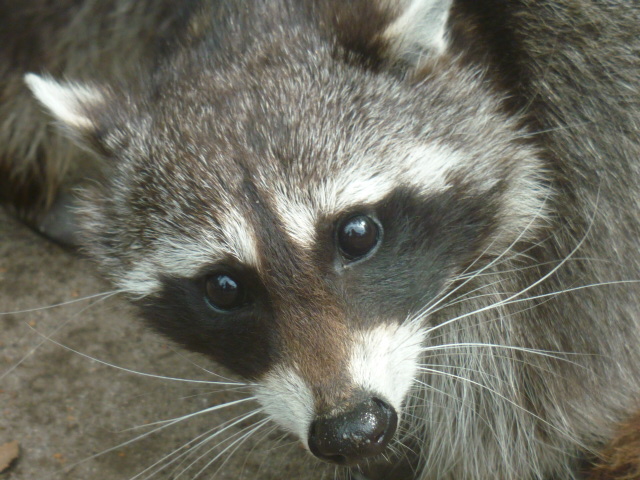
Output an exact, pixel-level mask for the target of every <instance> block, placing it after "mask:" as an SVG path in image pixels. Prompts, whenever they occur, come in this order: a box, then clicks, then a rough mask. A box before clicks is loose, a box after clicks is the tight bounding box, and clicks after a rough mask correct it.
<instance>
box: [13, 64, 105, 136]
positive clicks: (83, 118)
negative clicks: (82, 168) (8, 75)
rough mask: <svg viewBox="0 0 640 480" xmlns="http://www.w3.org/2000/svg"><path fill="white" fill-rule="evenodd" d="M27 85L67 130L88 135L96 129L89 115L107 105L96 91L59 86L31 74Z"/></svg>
mask: <svg viewBox="0 0 640 480" xmlns="http://www.w3.org/2000/svg"><path fill="white" fill-rule="evenodd" d="M24 81H25V82H26V84H27V86H28V87H29V88H30V89H31V91H32V92H33V94H34V95H35V97H36V98H37V99H38V100H39V101H40V103H42V104H43V105H44V106H45V107H47V108H48V109H49V111H51V113H52V114H53V115H54V116H55V117H56V118H57V119H58V120H59V121H60V122H62V123H63V124H64V125H65V126H67V127H69V128H70V129H71V130H73V131H76V132H80V133H86V132H88V131H90V130H93V129H94V123H93V121H92V120H91V118H90V116H89V114H90V112H91V111H94V109H95V107H97V106H99V105H101V104H102V103H104V100H105V99H104V95H103V94H102V93H101V92H100V91H99V90H98V89H97V88H94V87H90V86H87V85H81V84H77V83H60V82H57V81H55V80H53V79H52V78H51V77H41V76H39V75H35V74H33V73H28V74H26V75H25V77H24Z"/></svg>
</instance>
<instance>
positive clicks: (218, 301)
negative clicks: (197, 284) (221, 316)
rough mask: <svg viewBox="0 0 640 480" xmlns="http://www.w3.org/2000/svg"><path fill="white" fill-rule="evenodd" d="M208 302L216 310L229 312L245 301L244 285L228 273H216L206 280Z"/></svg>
mask: <svg viewBox="0 0 640 480" xmlns="http://www.w3.org/2000/svg"><path fill="white" fill-rule="evenodd" d="M205 294H206V297H207V302H208V303H209V305H210V306H211V307H212V308H213V309H214V310H219V311H221V312H228V311H229V310H234V309H236V308H239V307H241V306H242V305H243V304H244V303H245V295H244V291H243V289H242V285H240V283H239V282H238V281H237V280H235V279H234V278H233V277H231V276H229V275H227V274H226V273H216V274H214V275H211V276H210V277H208V278H207V279H206V281H205Z"/></svg>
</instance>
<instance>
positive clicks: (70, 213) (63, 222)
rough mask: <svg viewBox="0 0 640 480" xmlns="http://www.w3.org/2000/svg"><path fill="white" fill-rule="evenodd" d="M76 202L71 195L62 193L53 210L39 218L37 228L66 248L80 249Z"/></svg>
mask: <svg viewBox="0 0 640 480" xmlns="http://www.w3.org/2000/svg"><path fill="white" fill-rule="evenodd" d="M74 202H75V198H74V197H73V195H71V194H70V193H68V192H63V193H60V194H59V195H58V197H57V198H56V200H55V202H54V203H53V205H51V208H50V209H49V210H48V211H47V212H45V213H44V214H42V215H41V216H40V217H39V218H38V221H37V222H36V225H35V228H36V229H37V230H38V232H40V233H41V234H42V235H44V236H45V237H47V238H49V239H50V240H52V241H54V242H56V243H59V244H61V245H64V246H66V247H72V248H75V247H78V246H79V238H78V224H77V218H76V213H75V209H74Z"/></svg>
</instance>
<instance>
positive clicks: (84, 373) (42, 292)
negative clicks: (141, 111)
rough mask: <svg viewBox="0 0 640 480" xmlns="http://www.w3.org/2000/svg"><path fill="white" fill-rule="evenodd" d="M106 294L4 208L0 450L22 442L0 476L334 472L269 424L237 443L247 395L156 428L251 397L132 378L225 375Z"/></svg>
mask: <svg viewBox="0 0 640 480" xmlns="http://www.w3.org/2000/svg"><path fill="white" fill-rule="evenodd" d="M109 289H110V287H109V285H108V284H107V283H105V282H104V281H102V280H101V279H99V278H98V277H97V276H96V274H95V273H94V268H93V266H92V265H91V264H90V263H89V262H87V261H85V260H83V259H80V258H78V256H76V255H74V254H73V253H70V252H67V251H64V250H63V249H62V248H60V247H58V246H56V245H53V244H51V243H49V242H47V241H46V240H44V239H43V238H41V237H39V236H38V235H36V234H34V233H33V232H31V231H30V230H28V229H27V228H25V227H24V226H22V225H21V224H19V223H17V222H15V221H14V220H12V219H11V218H10V217H9V216H7V215H6V214H4V213H2V212H0V312H3V314H2V315H0V446H1V445H3V444H5V443H7V442H12V441H17V442H19V444H20V455H19V457H18V459H17V460H16V461H15V462H14V463H13V465H12V467H11V468H10V469H9V470H6V471H4V472H3V473H0V480H45V479H65V480H80V479H82V480H89V479H90V480H94V479H98V480H112V479H125V480H126V479H154V480H155V479H178V478H180V479H189V480H191V479H196V478H197V479H221V480H222V479H265V480H267V479H304V480H316V479H317V480H319V479H327V480H331V479H333V478H334V475H336V470H335V469H334V468H333V467H328V466H323V465H320V464H319V463H318V462H316V461H315V460H313V459H312V458H311V457H310V455H309V454H308V453H306V452H304V451H302V450H301V449H300V448H299V447H298V445H297V444H296V442H295V441H294V440H293V439H292V438H290V437H286V436H283V435H282V433H281V432H280V431H278V430H276V429H274V427H273V425H272V424H269V423H267V424H266V425H264V426H263V427H261V428H259V429H258V430H257V431H256V432H255V433H254V434H253V435H251V436H249V437H248V439H246V441H245V440H244V438H245V437H243V435H244V434H245V433H247V432H250V431H251V430H252V429H253V428H254V425H255V422H256V421H258V422H259V421H260V420H261V419H262V417H260V416H259V415H255V416H253V417H251V418H248V419H244V420H242V419H241V417H242V415H244V414H247V413H248V412H251V411H252V410H253V409H255V408H256V405H255V404H254V403H252V402H244V403H239V404H238V405H235V406H231V407H228V408H221V409H220V410H218V411H212V412H209V413H202V414H200V415H197V416H194V417H192V418H188V419H184V420H182V421H179V422H176V423H171V422H168V423H158V422H163V421H166V420H170V419H176V418H180V417H182V416H185V415H189V414H191V413H193V412H198V411H202V410H203V409H206V408H208V407H211V406H214V405H218V404H223V403H225V402H232V401H237V400H240V399H242V398H244V397H245V396H247V395H248V393H247V392H246V391H245V390H244V389H242V388H238V387H235V388H233V387H226V389H225V388H224V387H220V386H216V385H211V384H207V383H190V382H183V381H176V380H170V379H161V378H153V377H150V376H143V375H140V374H138V373H133V372H132V371H137V372H144V373H145V374H150V375H159V376H165V377H171V378H179V379H192V380H200V381H216V380H220V378H218V377H216V376H215V375H214V374H212V373H211V372H212V371H216V372H221V370H220V369H219V368H218V367H216V366H215V365H212V364H211V363H210V362H209V361H207V359H206V358H203V357H199V356H195V355H192V354H190V353H188V352H185V351H183V350H180V349H177V348H174V347H173V346H172V345H170V344H169V343H168V342H166V341H165V340H164V339H163V338H160V337H159V336H157V335H155V334H153V333H151V332H149V331H147V330H146V329H145V328H143V326H142V325H141V322H140V321H138V320H137V319H136V316H135V313H134V311H133V308H132V307H130V306H129V305H128V304H127V303H126V302H125V301H124V299H123V298H119V297H117V296H114V297H109V296H108V295H102V296H95V295H96V294H101V293H105V292H108V291H109ZM92 296H94V297H93V298H91V297H92ZM87 297H88V298H87ZM64 302H73V303H68V304H67V305H65V306H59V307H53V305H57V304H60V303H64ZM16 311H21V312H22V313H9V314H7V312H16ZM106 364H111V365H113V366H107V365H106ZM125 369H130V370H132V371H129V370H125ZM221 373H222V372H221ZM222 375H225V374H224V373H222ZM233 419H239V421H237V422H232V423H235V424H233V425H231V426H229V428H228V429H226V430H224V431H222V432H221V433H220V434H218V435H217V436H216V437H214V438H212V439H210V440H208V441H204V442H203V440H206V438H208V435H213V434H215V433H216V432H217V431H220V430H221V428H223V427H222V426H224V425H225V422H229V421H230V420H233ZM216 427H217V428H218V430H214V429H215V428H216ZM153 430H156V432H155V433H150V432H152V431H153ZM207 432H209V433H208V434H207ZM147 434H148V435H147ZM145 435H147V436H145ZM203 435H204V436H203ZM136 438H138V439H137V440H136ZM234 442H235V443H234ZM188 446H191V447H192V450H189V449H188ZM216 456H218V458H217V459H216ZM163 466H164V467H165V468H163V469H161V468H160V467H163Z"/></svg>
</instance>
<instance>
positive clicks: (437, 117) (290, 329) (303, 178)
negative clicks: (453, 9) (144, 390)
mask: <svg viewBox="0 0 640 480" xmlns="http://www.w3.org/2000/svg"><path fill="white" fill-rule="evenodd" d="M257 3H259V4H256V5H255V6H254V7H255V8H253V10H252V9H249V10H251V12H250V13H247V10H243V12H242V13H241V12H233V11H230V12H227V13H226V15H228V18H227V19H226V21H223V22H222V23H221V24H219V25H216V28H215V29H214V30H215V38H214V39H212V38H209V37H207V35H205V36H204V37H203V39H201V41H199V42H194V43H193V45H192V47H190V49H189V51H182V52H179V53H178V54H177V55H176V56H175V57H174V58H173V59H172V60H171V61H170V62H169V63H168V64H167V65H165V66H164V67H161V68H160V69H159V71H158V72H155V73H153V74H151V75H149V76H148V77H145V78H144V80H143V81H142V82H141V84H140V85H139V86H137V87H135V88H134V87H131V89H128V90H127V89H120V90H118V89H116V88H115V87H110V88H107V87H97V86H87V85H78V84H71V83H66V84H61V83H57V82H54V81H53V80H51V79H47V78H41V77H37V76H34V75H30V76H28V77H27V82H28V84H29V85H30V87H31V88H32V90H33V91H34V93H35V94H36V96H37V97H38V98H39V99H40V101H41V102H42V103H44V104H45V105H46V106H47V107H48V108H49V109H50V110H51V111H52V112H53V114H54V115H55V116H57V118H58V119H59V120H60V122H61V123H62V124H63V125H64V126H65V127H66V128H67V129H68V130H70V131H71V132H72V133H73V135H75V136H76V137H78V138H80V139H81V140H83V141H84V142H85V143H88V144H90V145H91V146H93V147H94V148H96V149H97V150H98V151H99V152H100V153H101V154H102V155H103V156H105V157H107V164H108V165H109V166H110V175H109V180H108V182H107V183H106V184H105V185H103V186H100V187H91V188H90V189H89V190H88V191H87V192H86V193H85V194H84V200H83V204H82V222H83V224H82V228H83V232H84V238H85V248H86V249H87V251H88V252H90V254H91V255H92V256H93V257H94V258H95V259H96V260H97V261H98V263H99V264H100V265H101V267H102V270H103V271H104V272H105V273H106V274H107V275H109V276H110V277H111V278H112V279H113V280H114V282H115V283H116V284H117V285H118V286H119V287H121V288H122V289H124V290H126V291H128V292H129V293H130V294H131V296H132V297H133V298H134V299H135V300H136V301H137V302H138V303H139V304H140V305H142V307H143V309H144V312H145V315H146V317H147V318H148V319H149V321H150V323H151V324H152V325H153V326H154V327H155V328H157V329H158V330H159V331H160V332H162V333H164V334H166V335H168V336H170V337H171V338H173V339H175V340H176V341H177V342H179V343H181V344H183V345H186V346H187V347H189V348H191V349H194V350H196V351H199V352H204V353H205V354H208V355H210V356H211V357H213V358H214V359H215V360H216V361H218V362H220V363H221V364H223V365H225V366H226V367H228V368H230V369H231V370H233V371H235V372H237V373H238V374H240V375H242V376H245V377H247V378H250V379H252V380H253V381H255V382H256V384H257V385H258V387H257V388H256V395H257V396H258V398H259V399H260V401H261V403H262V405H263V406H264V410H265V411H266V412H267V413H268V414H269V415H270V416H271V417H272V418H273V419H274V420H275V421H276V422H278V423H279V424H280V425H282V426H283V427H284V428H285V429H287V430H289V431H290V432H293V433H294V434H296V435H297V436H298V437H299V438H300V440H301V441H302V443H303V444H304V445H305V446H307V447H308V448H309V449H310V450H311V451H312V452H313V453H314V454H315V455H316V456H318V457H320V458H322V459H325V460H329V461H333V462H336V463H340V464H353V463H358V462H360V461H362V460H363V459H365V458H368V457H371V456H374V455H377V454H379V453H381V452H382V451H383V450H384V449H385V447H386V446H387V444H388V443H389V442H390V440H391V438H392V437H393V436H394V432H395V430H396V427H397V424H398V419H399V418H402V415H403V404H404V402H405V401H406V399H407V397H408V395H410V394H411V390H412V387H413V386H414V382H415V379H416V376H417V370H418V366H419V364H420V358H421V355H422V352H423V348H424V345H425V342H428V341H429V339H428V338H427V337H428V335H427V334H426V328H427V326H428V325H429V324H430V323H431V322H432V321H435V320H432V317H426V318H425V316H424V315H420V314H419V312H421V311H423V310H424V308H425V306H427V305H429V303H430V302H432V301H433V300H434V299H435V298H436V297H437V296H438V295H439V294H441V293H442V291H443V290H444V289H446V288H447V287H448V286H449V285H450V284H451V282H452V279H453V278H454V277H455V276H456V275H457V274H459V273H460V272H462V271H464V269H465V268H466V267H468V266H469V265H470V264H471V263H472V262H474V261H477V259H478V258H482V257H487V258H489V257H491V255H492V254H496V253H498V252H501V251H502V250H503V249H504V248H505V247H506V246H508V245H510V244H511V243H513V242H514V241H516V240H517V239H518V236H519V235H520V236H521V235H522V233H523V232H526V231H527V230H532V223H534V222H535V218H536V215H538V214H539V213H540V210H541V208H542V204H543V201H544V198H543V197H544V188H543V187H542V183H541V180H540V169H541V167H540V164H539V162H538V160H537V159H536V156H535V153H534V152H533V151H532V150H531V149H530V148H529V147H527V146H526V145H525V143H524V141H523V140H522V137H523V132H522V131H520V130H519V129H518V127H517V126H516V122H515V121H514V120H513V119H509V118H508V117H507V116H505V114H503V113H502V107H501V101H500V99H499V98H496V96H495V95H494V93H492V92H491V91H490V89H488V88H487V87H486V86H485V82H484V80H483V77H482V74H481V73H479V72H478V71H475V70H473V69H471V68H466V67H464V66H462V65H461V64H460V62H459V61H458V60H457V59H456V57H455V55H452V54H451V53H450V52H449V51H448V47H447V29H446V25H447V12H448V10H449V7H450V2H449V1H440V0H405V1H401V0H384V1H383V0H377V1H374V0H371V1H364V0H363V1H362V2H344V3H345V4H348V5H342V3H343V2H315V3H314V7H313V8H308V9H304V8H302V7H296V8H294V7H293V6H291V5H284V6H279V5H277V8H274V7H273V5H274V4H277V3H279V2H272V4H270V5H266V6H265V5H263V4H262V3H261V2H257ZM285 3H286V2H285ZM325 3H326V4H327V5H325ZM323 6H326V7H327V8H326V11H327V12H329V11H330V8H329V7H333V8H335V9H337V11H336V12H337V13H336V12H333V13H331V14H329V13H327V15H326V16H325V13H326V12H325V9H324V8H323ZM285 7H286V8H285ZM213 35H214V34H213V33H211V36H213ZM220 44H222V45H226V46H228V47H225V48H223V49H218V50H217V48H219V47H217V45H220Z"/></svg>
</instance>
